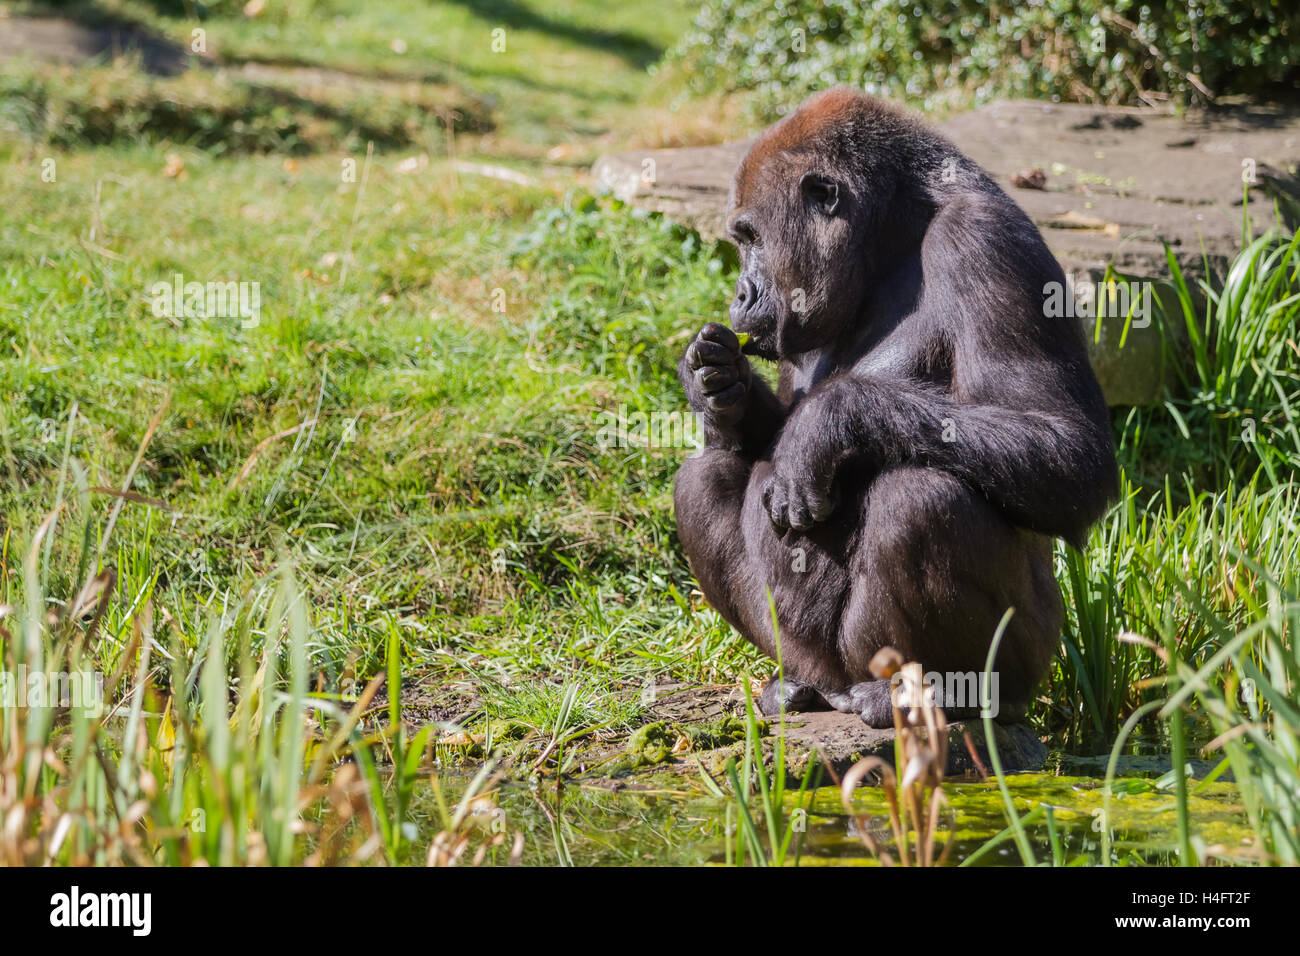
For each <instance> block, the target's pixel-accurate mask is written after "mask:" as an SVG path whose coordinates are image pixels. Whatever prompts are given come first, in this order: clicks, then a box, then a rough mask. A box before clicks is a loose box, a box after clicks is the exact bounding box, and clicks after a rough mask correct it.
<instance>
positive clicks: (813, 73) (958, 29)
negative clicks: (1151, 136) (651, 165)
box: [669, 0, 1300, 115]
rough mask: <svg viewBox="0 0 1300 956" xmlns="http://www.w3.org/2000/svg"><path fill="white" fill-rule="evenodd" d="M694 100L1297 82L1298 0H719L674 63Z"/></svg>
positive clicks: (1060, 93)
mask: <svg viewBox="0 0 1300 956" xmlns="http://www.w3.org/2000/svg"><path fill="white" fill-rule="evenodd" d="M669 60H670V62H675V63H678V64H680V65H681V66H682V67H683V68H684V72H685V73H686V75H688V76H689V78H690V79H689V82H690V84H691V86H692V87H693V88H694V89H695V90H696V91H697V92H704V91H718V90H722V91H730V90H754V91H757V92H758V93H759V98H758V100H759V108H760V110H761V111H762V112H764V113H766V114H768V115H780V114H782V113H784V112H786V111H787V110H788V109H789V108H790V107H791V106H792V105H793V104H796V103H798V102H799V101H800V100H801V99H803V97H805V96H806V95H807V94H809V93H811V92H813V91H815V90H819V89H824V88H825V87H827V86H830V85H832V84H834V83H848V84H851V85H853V86H856V87H859V88H862V89H866V90H867V91H869V92H874V93H880V94H883V95H887V96H890V97H893V98H899V99H907V100H910V101H912V102H913V103H915V104H916V105H919V106H924V107H927V108H928V107H933V106H939V105H945V104H955V105H964V104H967V103H969V102H971V101H974V102H980V101H983V100H987V99H992V98H994V97H1032V98H1050V99H1061V100H1073V101H1081V102H1098V103H1130V104H1136V103H1140V102H1142V101H1144V100H1147V101H1150V100H1163V99H1172V100H1174V101H1175V102H1179V103H1190V102H1198V101H1205V100H1206V99H1208V98H1210V97H1212V96H1218V95H1222V94H1225V93H1256V92H1259V91H1261V90H1265V89H1267V88H1269V87H1271V86H1274V85H1278V84H1285V83H1288V82H1292V83H1293V82H1294V80H1295V78H1296V77H1297V64H1300V4H1297V3H1295V2H1294V0H1190V2H1169V3H1166V2H1162V0H1152V2H1145V3H1143V2H1138V0H1115V2H1109V3H1102V2H1097V0H1037V2H1034V0H1030V2H1024V3H1005V4H1000V3H997V2H989V3H985V2H980V0H939V2H930V3H927V4H925V5H922V4H921V3H919V2H906V0H866V2H852V0H709V2H707V3H706V4H705V5H704V6H702V7H701V9H700V11H699V13H698V14H697V15H696V18H695V22H694V25H693V27H692V29H691V31H690V32H689V33H688V35H687V36H686V37H685V38H684V39H683V40H682V42H681V44H679V46H678V47H677V48H676V50H674V51H673V52H672V53H671V54H670V56H669Z"/></svg>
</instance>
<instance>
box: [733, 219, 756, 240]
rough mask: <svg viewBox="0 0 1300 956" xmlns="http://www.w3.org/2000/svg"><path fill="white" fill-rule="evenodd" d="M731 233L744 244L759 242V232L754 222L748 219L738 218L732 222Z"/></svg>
mask: <svg viewBox="0 0 1300 956" xmlns="http://www.w3.org/2000/svg"><path fill="white" fill-rule="evenodd" d="M731 235H732V236H733V237H734V238H735V240H736V242H737V243H739V244H740V245H742V246H748V245H752V244H754V243H757V242H758V233H757V232H756V231H755V230H754V224H753V223H751V222H750V221H749V220H748V219H737V220H736V221H735V222H733V223H732V224H731Z"/></svg>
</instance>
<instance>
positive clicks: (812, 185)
mask: <svg viewBox="0 0 1300 956" xmlns="http://www.w3.org/2000/svg"><path fill="white" fill-rule="evenodd" d="M727 228H728V231H729V233H730V234H731V236H732V237H733V238H734V240H735V242H736V244H737V246H738V247H739V249H740V255H741V263H742V269H741V275H740V278H739V279H738V280H737V281H736V296H735V300H734V301H733V302H732V305H731V310H730V311H731V320H732V325H733V326H734V328H735V329H736V331H738V332H744V333H748V335H749V336H750V340H749V342H747V343H746V344H745V346H744V349H743V354H742V348H741V346H740V342H739V340H738V339H737V337H736V335H735V334H734V333H733V332H732V330H731V329H729V328H727V327H726V326H723V325H719V324H709V325H706V326H705V327H704V328H703V330H701V331H700V333H699V334H698V335H697V336H696V338H695V340H694V341H693V342H692V343H691V344H690V346H689V347H688V348H687V350H686V354H685V356H684V357H683V358H682V361H681V364H680V367H679V375H680V378H681V381H682V384H683V386H684V387H685V389H686V395H687V399H688V401H689V402H690V405H691V408H692V409H693V410H694V411H695V412H696V413H697V414H698V415H699V416H700V418H701V421H702V424H703V428H704V435H705V447H704V449H703V451H702V452H701V453H700V454H699V455H697V456H695V457H693V458H691V459H689V460H687V461H686V462H685V463H684V464H683V465H682V468H681V470H680V471H679V473H678V475H677V481H676V489H675V507H676V513H677V524H678V534H679V536H680V538H681V541H682V544H683V546H684V547H685V550H686V554H687V556H688V557H689V559H690V563H691V568H692V570H693V571H694V573H695V575H696V577H697V578H698V579H699V582H700V586H701V587H702V588H703V590H704V594H705V596H706V597H707V598H708V600H709V602H710V604H712V605H713V606H714V607H715V608H717V609H718V611H719V612H720V613H721V614H722V615H723V617H725V618H726V619H727V621H728V622H730V623H731V624H732V626H734V627H735V628H736V629H737V630H739V631H740V632H741V633H742V634H743V635H744V636H745V637H746V638H747V639H749V640H750V641H751V642H753V643H754V644H755V645H757V646H758V647H759V648H760V649H762V650H763V651H764V652H766V653H767V654H768V655H769V656H771V657H775V656H776V645H775V640H774V636H773V626H772V618H771V611H770V609H769V605H768V597H767V594H768V591H769V589H770V592H771V594H772V597H773V599H774V601H775V606H776V614H777V620H778V622H779V634H780V640H781V653H782V659H783V663H784V674H785V681H784V682H781V681H778V680H776V679H773V680H772V681H771V682H770V683H769V684H768V686H767V688H766V689H765V690H764V692H763V696H762V700H761V705H762V708H763V710H764V711H765V712H766V713H773V712H775V711H776V710H777V709H778V707H779V706H781V705H784V706H785V707H787V708H790V709H809V708H813V707H819V706H826V705H830V706H832V707H834V708H836V709H838V710H844V711H851V712H856V713H859V714H861V715H862V719H863V720H865V721H866V722H867V723H869V724H870V725H872V726H875V727H885V726H892V722H893V718H892V711H891V709H890V701H889V688H888V684H887V682H885V681H873V680H872V678H871V674H870V671H869V667H868V665H869V663H870V661H871V659H872V657H873V656H874V655H875V653H876V652H877V651H878V650H880V649H881V648H882V647H886V646H892V647H895V648H897V649H898V650H899V651H900V652H901V653H902V654H903V656H904V657H905V658H906V659H908V660H917V661H920V662H921V663H922V664H923V666H924V667H925V668H926V669H927V670H928V671H939V672H947V673H962V674H966V673H971V672H974V673H978V672H980V671H982V670H983V668H984V663H985V657H986V655H987V654H988V648H989V644H990V641H991V639H992V637H993V634H994V631H995V630H996V627H997V624H998V622H999V620H1000V619H1001V617H1002V615H1003V614H1004V612H1005V611H1006V610H1007V608H1009V607H1010V608H1014V609H1015V613H1014V615H1013V617H1012V619H1011V622H1010V624H1009V626H1008V629H1007V631H1006V634H1005V636H1004V638H1003V643H1002V645H1001V648H1000V650H999V654H998V659H997V661H996V662H995V665H994V666H995V670H996V671H997V672H998V678H999V690H1000V698H1001V699H1000V700H999V701H998V709H999V718H1000V719H1008V718H1010V719H1014V718H1015V717H1017V716H1018V715H1020V714H1022V713H1023V708H1024V706H1025V705H1026V704H1027V703H1028V701H1029V699H1030V695H1031V693H1032V691H1033V689H1034V686H1035V685H1036V684H1037V683H1038V681H1039V680H1041V679H1042V677H1043V676H1044V675H1045V674H1046V671H1047V668H1048V666H1049V663H1050V660H1051V657H1052V655H1053V653H1054V650H1055V648H1056V645H1057V642H1058V641H1059V639H1060V627H1061V619H1062V602H1061V595H1060V591H1059V589H1058V588H1057V584H1056V580H1055V578H1054V577H1053V574H1052V538H1053V537H1054V536H1059V537H1063V538H1065V539H1066V540H1068V541H1070V542H1072V543H1075V544H1078V543H1080V542H1081V540H1082V538H1083V536H1084V535H1085V533H1086V531H1087V529H1088V526H1089V525H1090V524H1091V523H1092V522H1093V521H1094V520H1096V518H1097V517H1098V516H1099V515H1100V514H1101V513H1102V511H1103V510H1104V508H1105V506H1106V504H1107V502H1108V501H1109V500H1110V499H1111V498H1113V497H1114V496H1115V494H1116V490H1117V477H1116V470H1115V455H1114V448H1113V445H1112V442H1111V435H1110V424H1109V418H1108V413H1107V409H1106V404H1105V401H1104V400H1103V397H1102V393H1101V389H1100V387H1099V386H1098V384H1097V380H1096V378H1095V377H1094V375H1093V373H1092V369H1091V367H1090V366H1089V364H1088V358H1087V352H1086V348H1085V344H1084V339H1083V335H1082V332H1081V330H1080V328H1079V326H1078V325H1077V323H1076V322H1075V321H1074V320H1067V319H1060V318H1049V317H1047V315H1046V314H1045V310H1044V300H1045V298H1046V295H1047V294H1048V292H1049V291H1050V290H1051V288H1052V287H1051V286H1050V284H1051V283H1060V284H1061V285H1060V286H1057V288H1063V285H1064V281H1065V278H1064V275H1063V274H1062V272H1061V267H1060V266H1059V265H1058V264H1057V262H1056V260H1055V259H1054V258H1053V257H1052V255H1051V253H1050V252H1049V251H1048V249H1047V246H1046V245H1045V244H1044V242H1043V239H1042V236H1040V235H1039V233H1038V230H1037V229H1036V228H1035V226H1034V224H1033V223H1032V222H1031V221H1030V219H1029V218H1028V217H1027V216H1026V215H1025V214H1024V212H1022V211H1021V210H1020V208H1019V207H1018V206H1016V204H1015V203H1014V202H1012V200H1011V199H1010V198H1009V197H1008V196H1007V195H1006V194H1005V193H1003V192H1002V190H1001V189H999V188H998V187H997V185H995V184H994V183H993V181H992V180H991V179H990V178H989V177H988V176H987V175H986V174H985V173H984V172H983V171H982V170H981V169H980V168H979V167H978V166H976V165H975V164H974V163H973V162H971V161H970V160H969V159H967V158H966V157H965V156H963V155H962V154H961V153H959V152H958V151H957V150H956V148H955V147H954V146H953V145H952V144H951V143H949V142H948V141H947V140H945V139H944V138H943V137H942V136H940V135H939V134H938V133H936V132H934V131H932V130H930V129H928V128H926V127H925V126H923V125H921V124H919V123H918V122H916V121H914V120H912V119H910V118H908V117H906V116H904V115H903V114H901V113H900V112H898V111H896V110H895V109H893V108H891V107H889V106H887V105H885V104H883V103H881V102H879V101H877V100H875V99H872V98H870V97H868V96H865V95H862V94H859V93H856V92H853V91H850V90H844V89H835V90H831V91H829V92H827V93H823V94H821V95H819V96H816V97H814V98H813V99H811V100H809V101H808V102H807V103H805V104H804V105H803V106H802V107H801V108H800V109H799V110H798V111H797V112H795V113H794V114H792V115H791V116H789V117H787V118H786V119H785V120H783V121H782V122H780V123H778V124H777V125H775V126H774V127H772V128H771V129H769V130H768V131H767V132H766V133H765V134H764V135H763V136H762V137H761V138H760V139H759V140H758V141H757V142H756V143H755V145H754V147H753V148H752V149H751V150H750V151H749V154H748V155H747V156H746V157H745V159H744V160H743V161H742V162H741V164H740V166H739V168H738V169H737V171H736V176H735V181H734V183H733V186H732V193H731V199H730V204H729V210H728V216H727ZM746 355H754V356H757V357H759V358H763V359H768V360H774V361H777V362H778V363H779V385H778V388H777V391H776V393H775V394H774V393H773V392H772V390H771V389H770V388H769V387H768V386H767V384H766V383H765V382H764V381H763V380H762V379H761V378H759V377H758V376H757V375H755V374H753V372H752V370H751V368H750V364H749V360H748V359H747V358H746ZM973 703H974V702H972V704H973Z"/></svg>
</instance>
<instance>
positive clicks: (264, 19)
mask: <svg viewBox="0 0 1300 956" xmlns="http://www.w3.org/2000/svg"><path fill="white" fill-rule="evenodd" d="M8 6H11V7H12V8H13V9H15V10H16V11H18V12H27V13H35V14H49V13H65V12H66V11H67V10H68V5H66V4H63V5H59V6H57V7H52V6H50V5H47V4H41V3H16V4H9V5H8ZM242 8H243V4H240V3H234V2H218V3H210V4H204V5H203V9H204V10H205V11H206V12H205V14H204V15H203V16H202V17H201V18H195V17H194V16H192V15H190V11H191V10H192V9H193V8H192V7H191V6H190V5H189V4H186V3H181V2H176V3H169V2H162V3H154V2H145V0H99V2H95V3H88V2H82V3H74V4H72V9H73V11H74V12H80V14H81V15H82V16H87V15H93V16H99V17H109V18H112V19H114V20H116V21H118V22H121V21H127V22H133V23H136V24H139V25H140V26H142V27H145V28H148V29H150V30H151V31H153V32H155V33H157V34H160V35H162V36H164V37H166V38H168V39H171V40H173V41H174V42H176V43H178V44H180V45H181V46H182V47H184V48H186V49H188V48H189V46H190V44H191V40H192V31H193V30H194V29H196V28H199V29H203V30H205V31H206V36H205V40H206V44H207V53H208V57H209V60H211V61H215V62H221V63H226V64H230V65H238V64H242V63H246V62H257V63H262V64H270V65H279V66H284V67H320V68H325V69H328V70H332V71H340V72H343V73H346V74H358V75H370V76H374V77H383V78H387V79H391V80H399V81H400V80H418V81H424V82H430V83H436V84H445V85H448V86H450V87H454V88H460V89H462V90H465V91H472V92H473V95H474V96H475V97H476V98H483V99H484V100H485V101H486V102H487V104H488V105H489V107H490V108H491V111H492V115H493V117H494V118H495V120H496V121H497V126H498V128H499V133H498V135H496V136H495V137H493V138H492V139H491V141H490V142H489V143H487V144H485V146H486V148H487V151H488V152H491V153H493V154H496V155H506V154H508V155H512V156H522V157H528V158H530V159H541V158H542V157H543V155H544V154H545V152H546V151H547V149H549V148H551V147H554V146H556V145H557V144H569V145H571V146H573V147H574V149H575V153H574V154H573V155H566V156H564V157H562V159H563V161H565V162H577V163H582V162H587V161H589V160H590V159H591V158H592V145H591V143H592V140H593V138H599V137H603V136H606V135H608V134H611V133H614V132H619V133H624V134H625V133H627V132H628V131H631V130H635V129H637V128H638V127H639V125H640V124H641V123H642V122H643V121H644V113H643V112H642V111H641V110H642V107H643V106H644V99H645V95H646V92H647V86H648V83H647V80H648V77H647V70H648V68H649V67H651V66H653V65H654V64H655V63H656V62H657V61H658V60H659V58H660V57H661V56H662V54H663V53H664V52H665V51H666V50H667V49H668V47H669V46H671V45H672V44H673V43H674V42H675V41H676V39H677V37H678V36H679V35H680V33H681V32H682V30H684V29H685V27H686V25H687V23H688V22H689V18H690V14H691V10H692V6H691V4H689V3H687V2H686V0H665V2H663V3H655V4H638V3H630V4H613V5H611V4H608V3H601V2H598V0H552V2H547V3H542V2H538V0H488V2H475V3H468V2H459V0H443V2H427V0H394V2H392V3H384V4H369V5H364V4H357V3H355V2H351V0H289V2H283V3H280V2H276V3H270V4H267V6H266V9H265V11H264V12H263V13H262V14H260V15H259V16H257V17H254V18H249V17H245V16H244V15H243V14H242V12H241V11H242ZM501 29H504V31H505V33H504V44H505V48H504V50H501V49H500V40H501V39H502V37H501V35H499V34H494V32H493V31H496V30H501ZM494 44H495V45H494ZM398 50H401V52H398Z"/></svg>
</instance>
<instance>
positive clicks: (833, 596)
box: [673, 448, 848, 714]
mask: <svg viewBox="0 0 1300 956" xmlns="http://www.w3.org/2000/svg"><path fill="white" fill-rule="evenodd" d="M769 471H770V466H769V465H768V463H767V462H762V461H760V462H758V463H756V464H753V463H751V462H750V461H749V460H748V459H747V458H746V457H744V456H743V455H742V454H740V453H738V452H733V451H728V450H725V449H720V448H706V449H705V450H704V451H703V453H701V454H700V455H698V456H696V457H694V458H689V459H687V460H686V461H685V462H684V463H683V464H682V467H681V468H680V469H679V470H678V472H677V483H676V487H675V489H674V496H673V497H674V505H675V508H676V512H677V534H678V537H679V538H680V539H681V542H682V546H683V548H684V549H685V551H686V554H687V556H688V558H689V559H690V562H691V569H692V570H693V571H694V572H695V577H696V578H697V579H698V580H699V582H700V587H701V588H702V589H703V591H704V595H705V597H707V598H708V600H709V603H710V604H711V605H712V606H713V607H714V608H715V609H716V610H717V611H718V612H719V613H720V614H721V615H722V616H723V617H724V618H726V620H727V622H728V623H730V624H731V625H732V626H733V627H735V628H736V630H738V631H740V633H741V634H743V635H744V636H745V637H746V638H747V639H748V640H749V641H750V642H751V643H753V644H754V645H755V646H757V647H758V648H759V649H760V650H762V651H763V652H764V653H765V654H767V655H768V657H770V658H772V659H773V660H776V659H777V656H778V654H777V650H778V649H777V634H779V640H780V644H781V646H780V659H781V661H782V665H783V670H784V681H776V680H774V681H773V682H771V683H770V684H769V685H768V687H767V689H765V690H764V692H763V695H762V697H761V698H760V702H759V703H760V707H761V709H762V710H763V712H764V713H767V714H772V713H776V712H778V711H779V710H780V709H782V704H784V709H785V710H787V711H795V710H810V709H820V708H824V707H825V706H827V705H826V704H825V703H824V702H823V700H822V698H821V695H820V692H819V690H818V689H819V688H822V687H843V686H846V681H847V675H846V673H845V672H844V671H843V669H842V668H841V667H840V666H839V665H838V663H837V660H838V655H837V654H836V652H835V646H834V644H835V633H836V630H835V623H836V620H837V617H838V609H839V607H841V605H842V603H843V596H844V595H846V594H847V591H848V578H847V576H846V575H845V573H844V562H843V560H842V559H841V558H839V557H836V555H842V554H843V553H844V542H843V540H842V539H843V532H842V531H837V530H836V529H834V528H831V527H829V526H824V527H820V528H817V529H814V530H813V532H811V533H810V534H807V535H803V534H793V533H791V534H786V535H782V534H781V533H779V532H777V531H776V530H775V529H773V527H772V523H771V521H770V520H769V519H768V517H767V513H766V511H765V510H764V509H763V505H762V502H761V500H760V494H759V492H758V490H757V489H758V488H761V487H762V484H763V479H764V478H765V477H766V475H767V474H768V472H769ZM769 589H770V591H771V593H772V598H773V600H774V602H775V604H776V609H777V621H778V623H779V630H778V631H777V632H776V633H774V631H773V626H772V614H771V608H770V606H769V604H768V591H769Z"/></svg>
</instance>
